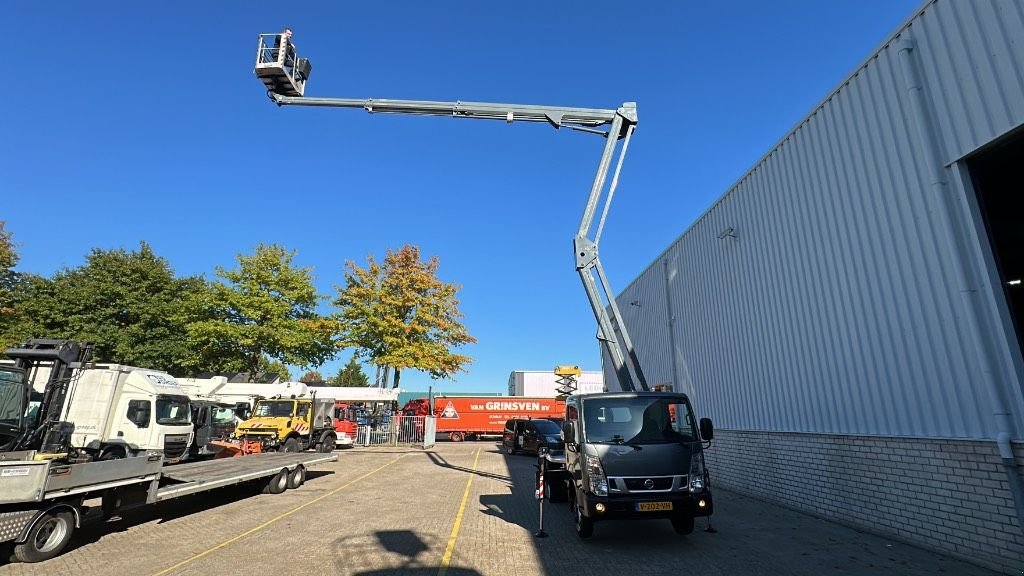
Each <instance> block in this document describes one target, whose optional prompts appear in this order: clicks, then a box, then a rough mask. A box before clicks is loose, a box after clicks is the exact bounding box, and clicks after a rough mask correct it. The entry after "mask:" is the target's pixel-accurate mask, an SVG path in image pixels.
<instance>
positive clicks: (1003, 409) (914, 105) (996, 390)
mask: <svg viewBox="0 0 1024 576" xmlns="http://www.w3.org/2000/svg"><path fill="white" fill-rule="evenodd" d="M915 48H916V43H915V42H914V39H913V38H912V37H911V36H910V31H909V29H908V30H906V31H904V32H903V34H902V35H901V37H900V39H899V41H898V42H897V43H896V49H897V53H898V56H899V61H900V67H901V68H902V71H903V80H904V85H905V88H906V90H907V95H908V96H909V99H910V108H911V111H912V112H913V116H914V123H915V124H916V127H917V135H918V139H919V144H920V145H921V148H922V150H923V151H924V158H925V162H926V163H927V169H928V178H929V184H930V188H931V191H932V193H933V194H935V195H936V196H937V197H938V198H939V200H940V205H941V207H942V210H940V211H939V212H940V214H941V215H942V224H943V225H944V226H945V227H946V232H947V233H946V237H947V238H949V243H950V246H949V248H950V250H951V252H952V254H953V258H952V263H953V267H954V269H955V274H956V278H957V281H958V283H959V284H960V286H959V287H958V288H959V290H958V292H959V293H960V295H961V298H962V299H963V301H964V312H965V314H964V320H965V322H966V325H967V329H968V330H969V331H970V333H971V334H970V335H971V339H972V340H973V341H974V343H975V346H976V353H977V357H978V360H979V362H980V364H981V371H980V373H979V374H978V377H979V379H980V380H983V381H984V385H985V389H986V391H987V392H988V396H989V402H990V403H991V406H992V416H993V421H994V424H995V430H996V434H995V438H994V440H995V443H996V447H997V448H998V451H999V457H1000V459H1001V460H1002V462H1003V467H1004V468H1005V470H1006V480H1007V483H1008V484H1009V488H1010V493H1011V495H1012V496H1013V501H1014V505H1015V507H1016V511H1017V527H1018V528H1019V529H1020V530H1021V532H1024V482H1022V480H1021V477H1020V473H1019V472H1018V471H1017V463H1016V459H1015V458H1014V455H1013V447H1012V446H1011V444H1010V438H1011V432H1012V430H1013V421H1012V419H1011V413H1010V409H1009V403H1008V402H1007V401H1006V400H1005V399H1004V396H1003V386H1002V382H1001V379H1000V377H999V370H998V368H997V364H998V363H997V360H996V359H995V358H993V351H992V348H993V347H991V346H986V345H985V344H986V342H987V341H988V340H989V338H987V337H986V334H985V332H984V331H983V330H982V329H981V323H983V322H984V321H985V315H984V312H983V305H982V302H980V300H979V299H980V298H981V290H979V289H978V287H977V286H975V285H974V284H975V282H974V280H973V278H972V274H971V273H970V272H969V271H970V270H971V268H972V266H971V265H970V263H969V261H968V259H967V253H968V249H967V239H966V237H965V234H964V233H963V232H962V231H963V229H964V226H962V225H961V224H960V215H959V213H958V211H957V209H956V206H957V202H956V200H955V199H954V198H953V197H952V194H951V192H950V190H949V182H948V179H947V174H946V169H945V167H944V165H943V162H942V161H941V155H940V152H939V145H938V139H937V137H936V134H937V130H936V128H935V124H934V121H933V114H932V111H931V110H930V109H929V105H928V102H927V100H926V98H925V93H924V83H923V82H922V81H921V74H920V71H919V69H918V66H917V62H916V61H915V60H914V54H913V51H914V49H915Z"/></svg>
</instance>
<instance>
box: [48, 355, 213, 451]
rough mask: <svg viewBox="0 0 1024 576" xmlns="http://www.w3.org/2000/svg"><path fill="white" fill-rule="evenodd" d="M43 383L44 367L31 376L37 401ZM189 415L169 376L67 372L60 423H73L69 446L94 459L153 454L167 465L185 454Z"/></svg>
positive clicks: (91, 368) (101, 369)
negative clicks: (159, 456) (163, 459)
mask: <svg viewBox="0 0 1024 576" xmlns="http://www.w3.org/2000/svg"><path fill="white" fill-rule="evenodd" d="M48 379H49V373H48V370H46V369H45V368H44V369H40V370H37V371H36V372H35V373H34V374H33V378H32V387H33V390H34V391H35V392H36V395H37V396H38V397H41V396H42V394H43V391H44V388H45V386H46V383H47V380H48ZM189 412H190V411H189V398H188V396H187V395H186V394H185V392H184V391H183V390H182V388H181V387H180V386H179V385H178V383H177V382H176V381H175V379H174V378H173V377H172V376H171V375H170V374H167V373H166V372H160V371H158V370H149V369H146V368H137V367H134V366H124V365H120V364H94V365H88V366H86V367H82V368H78V369H75V370H74V371H73V372H72V375H71V379H70V381H69V382H68V389H67V396H66V399H65V401H64V410H63V413H62V414H61V415H60V420H62V421H65V422H73V423H74V429H73V431H72V434H71V447H72V448H75V449H77V450H81V451H84V452H85V453H86V454H89V455H90V456H92V457H93V458H94V459H98V460H113V459H117V458H125V457H128V456H135V455H137V454H141V453H144V452H153V451H156V452H162V453H163V454H164V457H165V459H166V461H167V462H169V463H173V462H177V461H179V460H181V458H182V457H183V456H184V455H185V454H186V453H187V452H188V447H189V444H190V443H191V441H192V432H193V426H192V421H191V418H190V414H189Z"/></svg>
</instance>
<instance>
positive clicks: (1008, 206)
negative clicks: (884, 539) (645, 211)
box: [510, 0, 1024, 571]
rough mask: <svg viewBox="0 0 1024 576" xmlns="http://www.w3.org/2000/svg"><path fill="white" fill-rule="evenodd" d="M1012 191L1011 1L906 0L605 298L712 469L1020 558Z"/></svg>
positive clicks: (955, 549)
mask: <svg viewBox="0 0 1024 576" xmlns="http://www.w3.org/2000/svg"><path fill="white" fill-rule="evenodd" d="M1022 191H1024V2H1022V1H1020V0H976V1H970V2H967V1H954V0H934V1H929V2H926V3H925V4H924V5H923V6H922V7H921V8H920V9H919V10H918V11H917V12H915V13H914V14H913V15H912V17H911V18H910V19H909V20H908V21H907V22H906V23H905V24H904V25H903V26H901V27H900V28H899V29H898V30H897V31H896V32H895V33H894V34H893V35H892V37H891V38H889V39H888V40H886V41H885V42H884V43H883V45H882V46H881V47H880V48H879V49H878V50H877V52H875V53H874V54H872V55H870V56H869V57H868V58H867V59H866V60H865V61H864V62H863V64H861V65H860V66H858V67H857V68H856V69H855V70H854V71H853V73H852V74H851V75H850V77H849V78H847V79H846V80H844V81H843V82H841V83H840V84H839V86H838V87H837V88H836V89H835V90H834V91H832V92H831V93H829V94H827V95H826V96H825V98H824V99H823V100H822V102H821V103H820V104H819V105H818V106H817V107H816V108H814V109H813V110H811V111H810V113H809V114H808V116H807V117H806V118H804V119H803V120H802V121H800V122H799V123H798V124H797V126H796V127H795V128H794V129H793V130H792V131H791V132H789V133H788V134H786V135H785V136H784V137H783V138H782V140H781V141H780V142H779V143H778V144H777V145H776V146H775V147H774V148H772V149H771V150H770V151H769V152H768V153H767V154H766V155H765V156H764V157H763V158H762V159H761V160H760V161H758V162H757V163H756V164H755V165H754V167H753V168H752V169H751V170H750V171H749V172H747V173H746V174H745V175H744V176H743V177H742V178H740V180H739V181H738V182H737V183H736V184H735V185H734V186H733V187H732V188H730V189H729V190H728V191H727V192H726V193H725V195H724V196H722V197H721V198H720V199H719V200H718V201H717V202H716V203H715V204H714V205H713V206H711V208H709V209H708V211H707V212H706V213H704V214H703V215H702V216H701V217H700V218H698V219H697V221H696V222H694V223H693V224H692V225H691V226H690V227H689V229H687V230H686V231H685V232H684V233H683V235H682V236H680V237H679V238H678V239H677V240H676V241H675V242H674V243H673V244H672V245H671V246H669V247H668V249H666V250H665V252H664V253H663V254H661V255H660V256H659V257H658V258H657V259H655V261H654V262H652V263H651V265H650V266H649V267H648V268H647V269H646V271H644V272H643V273H642V274H641V275H640V276H639V277H638V278H637V279H636V280H634V281H633V283H632V284H631V285H630V286H629V287H627V288H626V289H625V290H624V291H622V293H621V294H619V295H618V297H617V300H618V302H619V305H620V308H621V310H622V313H623V314H624V315H625V318H624V322H625V323H626V325H627V327H628V328H629V332H630V333H631V334H632V335H633V338H634V344H635V347H636V352H637V353H638V354H639V358H640V361H641V364H642V366H643V367H644V369H645V372H646V376H647V381H648V382H651V383H659V382H673V383H675V387H676V389H677V390H681V391H684V392H687V393H689V394H690V395H691V397H692V398H693V399H694V401H695V406H696V409H697V410H698V411H699V415H698V416H707V417H711V418H712V419H713V420H714V422H715V426H716V434H715V440H714V444H713V446H712V448H711V450H710V451H708V452H707V453H706V454H707V455H708V458H709V465H710V467H711V474H712V478H713V481H714V482H717V483H718V484H719V485H722V486H726V487H729V488H733V489H736V490H740V491H743V492H746V493H748V494H753V495H756V496H759V497H762V498H765V499H768V500H773V501H776V502H781V503H784V504H787V505H789V506H792V507H795V508H799V509H803V510H806V511H809V512H812V513H814V514H817V515H820V516H823V517H827V518H830V519H834V520H839V521H842V522H846V523H849V524H853V525H856V526H858V527H861V528H864V529H868V530H872V531H876V532H882V533H885V534H888V535H891V536H894V537H898V538H902V539H904V540H907V541H911V542H913V543H917V544H920V545H923V546H926V547H931V548H934V549H938V550H942V551H945V552H951V553H953V554H956V555H958V556H960V557H962V558H965V559H967V560H969V561H972V562H976V563H979V564H982V565H985V566H989V567H993V568H997V569H1000V570H1004V571H1011V570H1017V571H1019V570H1020V569H1021V566H1022V564H1021V562H1022V559H1024V533H1022V531H1021V524H1020V523H1021V514H1022V511H1024V494H1021V491H1020V490H1019V488H1020V486H1019V484H1018V482H1019V479H1020V474H1021V470H1022V466H1024V442H1022V440H1024V391H1022V381H1024V378H1022V373H1024V362H1022V351H1021V336H1024V322H1022V320H1024V286H1022V283H1021V281H1022V279H1024V212H1022V209H1021V206H1022ZM655 209H657V208H655ZM628 303H638V304H639V305H637V306H629V305H627V304H628ZM605 368H606V378H607V380H608V383H609V387H610V388H612V389H617V388H618V386H617V384H616V380H615V374H614V372H613V371H612V370H611V367H610V363H609V362H607V361H606V362H605ZM511 384H512V380H511V379H510V391H511Z"/></svg>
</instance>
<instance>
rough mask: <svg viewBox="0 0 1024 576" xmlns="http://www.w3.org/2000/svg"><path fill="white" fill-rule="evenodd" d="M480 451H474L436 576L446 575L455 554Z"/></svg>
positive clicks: (478, 449)
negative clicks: (464, 488)
mask: <svg viewBox="0 0 1024 576" xmlns="http://www.w3.org/2000/svg"><path fill="white" fill-rule="evenodd" d="M480 450H481V448H477V449H476V457H475V458H473V468H472V471H471V473H470V475H469V480H466V490H465V491H463V492H462V504H460V505H459V513H458V514H457V515H456V516H455V525H454V526H452V534H451V536H449V537H448V546H447V547H446V548H445V549H444V556H443V557H442V558H441V565H440V566H438V568H437V576H445V574H448V565H449V564H451V562H452V554H453V553H454V552H455V540H457V539H458V537H459V527H460V526H462V515H463V514H464V513H465V512H466V501H467V500H469V487H470V486H472V485H473V476H475V474H473V473H472V472H476V464H477V462H479V461H480Z"/></svg>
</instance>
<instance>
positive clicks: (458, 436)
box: [448, 432, 466, 442]
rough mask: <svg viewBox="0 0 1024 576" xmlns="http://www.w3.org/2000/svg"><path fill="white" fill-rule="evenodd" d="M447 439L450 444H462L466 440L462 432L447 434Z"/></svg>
mask: <svg viewBox="0 0 1024 576" xmlns="http://www.w3.org/2000/svg"><path fill="white" fill-rule="evenodd" d="M448 439H449V440H451V441H452V442H462V441H463V440H465V439H466V435H465V434H463V433H462V432H449V433H448Z"/></svg>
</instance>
